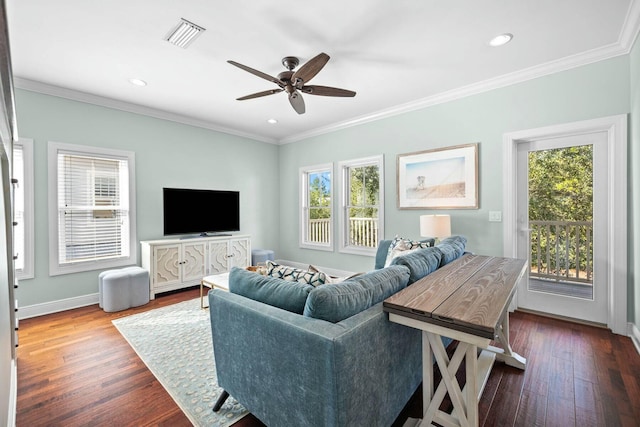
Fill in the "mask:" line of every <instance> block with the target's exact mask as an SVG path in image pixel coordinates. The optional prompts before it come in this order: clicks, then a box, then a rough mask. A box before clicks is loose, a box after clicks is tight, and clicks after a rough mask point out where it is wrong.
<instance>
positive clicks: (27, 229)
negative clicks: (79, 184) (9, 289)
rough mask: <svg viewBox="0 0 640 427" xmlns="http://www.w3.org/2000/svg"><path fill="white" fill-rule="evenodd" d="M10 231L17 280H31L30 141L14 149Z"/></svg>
mask: <svg viewBox="0 0 640 427" xmlns="http://www.w3.org/2000/svg"><path fill="white" fill-rule="evenodd" d="M13 178H15V179H16V180H17V181H18V182H17V183H16V184H15V185H14V187H13V212H14V214H13V216H14V221H15V222H16V223H17V225H16V226H15V227H13V238H14V255H17V258H16V260H15V264H14V265H15V269H16V276H17V278H18V279H33V277H34V273H33V258H34V255H33V245H34V240H33V140H31V139H26V138H20V140H19V141H18V142H16V143H15V144H14V145H13Z"/></svg>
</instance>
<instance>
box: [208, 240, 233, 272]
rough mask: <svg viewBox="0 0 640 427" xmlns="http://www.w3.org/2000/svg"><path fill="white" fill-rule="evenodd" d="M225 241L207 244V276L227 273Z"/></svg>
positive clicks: (227, 262) (226, 242) (226, 247)
mask: <svg viewBox="0 0 640 427" xmlns="http://www.w3.org/2000/svg"><path fill="white" fill-rule="evenodd" d="M228 247H229V243H228V241H227V240H222V241H217V242H209V274H218V273H224V272H225V271H229V254H228V252H227V249H228Z"/></svg>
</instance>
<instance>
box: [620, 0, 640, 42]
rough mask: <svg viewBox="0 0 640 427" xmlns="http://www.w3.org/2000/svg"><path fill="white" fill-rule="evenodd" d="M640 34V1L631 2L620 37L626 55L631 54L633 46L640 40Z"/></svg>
mask: <svg viewBox="0 0 640 427" xmlns="http://www.w3.org/2000/svg"><path fill="white" fill-rule="evenodd" d="M639 33H640V1H638V0H631V3H630V4H629V11H628V12H627V16H626V18H625V20H624V24H622V31H620V37H619V38H618V43H619V44H620V46H621V47H622V48H623V49H625V50H626V53H629V52H631V49H632V48H633V44H634V43H635V41H636V39H637V38H638V34H639Z"/></svg>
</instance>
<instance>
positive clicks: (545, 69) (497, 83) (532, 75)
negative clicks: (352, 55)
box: [279, 2, 638, 144]
mask: <svg viewBox="0 0 640 427" xmlns="http://www.w3.org/2000/svg"><path fill="white" fill-rule="evenodd" d="M634 3H635V2H634ZM637 21H638V20H636V22H637ZM636 34H637V30H636ZM626 38H627V39H628V40H632V37H630V36H627V37H626ZM627 43H629V42H627ZM630 50H631V46H624V45H622V44H620V43H613V44H610V45H607V46H603V47H600V48H597V49H592V50H589V51H586V52H583V53H580V54H576V55H572V56H567V57H564V58H561V59H558V60H555V61H550V62H547V63H544V64H540V65H536V66H533V67H529V68H525V69H523V70H519V71H514V72H512V73H509V74H504V75H502V76H498V77H495V78H491V79H487V80H483V81H480V82H477V83H473V84H470V85H467V86H462V87H459V88H456V89H452V90H449V91H446V92H441V93H438V94H436V95H433V96H429V97H426V98H422V99H419V100H416V101H412V102H408V103H406V104H401V105H398V106H395V107H392V108H387V109H384V110H380V111H377V112H375V113H372V114H367V115H363V116H360V117H356V118H354V119H350V120H345V121H343V122H339V123H335V124H333V125H329V126H324V127H321V128H317V129H312V130H310V131H308V132H303V133H299V134H296V135H292V136H289V137H286V138H283V139H281V140H280V141H279V142H280V144H288V143H292V142H297V141H301V140H303V139H307V138H311V137H314V136H319V135H322V134H326V133H330V132H335V131H337V130H341V129H346V128H349V127H352V126H358V125H362V124H365V123H370V122H373V121H377V120H381V119H385V118H389V117H393V116H397V115H400V114H405V113H408V112H411V111H416V110H421V109H423V108H427V107H431V106H434V105H438V104H443V103H445V102H450V101H455V100H457V99H461V98H466V97H468V96H471V95H477V94H480V93H483V92H488V91H491V90H495V89H500V88H503V87H507V86H511V85H514V84H517V83H522V82H526V81H529V80H533V79H536V78H538V77H543V76H546V75H549V74H555V73H558V72H561V71H566V70H570V69H573V68H578V67H581V66H583V65H588V64H592V63H594V62H599V61H603V60H605V59H610V58H614V57H616V56H620V55H624V54H627V53H629V51H630Z"/></svg>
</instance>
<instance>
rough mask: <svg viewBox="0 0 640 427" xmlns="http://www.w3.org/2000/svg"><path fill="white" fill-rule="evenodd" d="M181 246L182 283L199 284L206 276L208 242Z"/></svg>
mask: <svg viewBox="0 0 640 427" xmlns="http://www.w3.org/2000/svg"><path fill="white" fill-rule="evenodd" d="M181 246H182V256H181V260H180V262H181V266H182V282H183V283H187V282H193V283H195V284H198V283H200V280H201V279H202V278H203V277H204V276H206V274H205V273H206V267H207V242H198V243H183V244H182V245H181Z"/></svg>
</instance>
